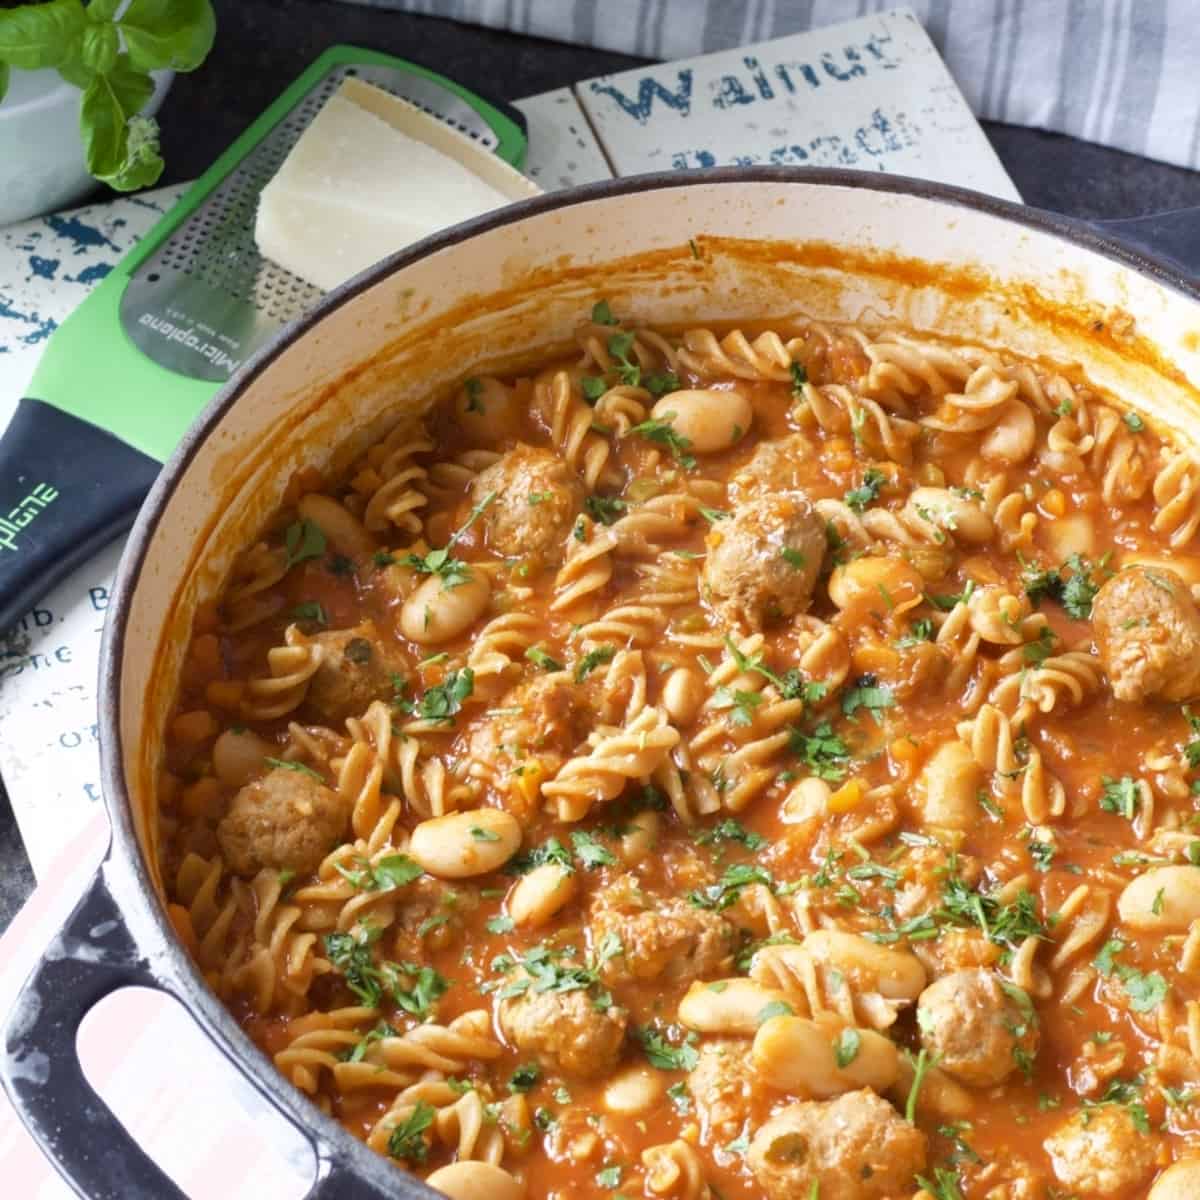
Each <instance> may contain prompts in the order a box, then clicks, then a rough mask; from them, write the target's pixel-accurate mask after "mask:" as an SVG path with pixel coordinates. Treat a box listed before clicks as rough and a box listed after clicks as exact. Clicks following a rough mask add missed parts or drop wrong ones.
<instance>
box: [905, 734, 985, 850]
mask: <svg viewBox="0 0 1200 1200" xmlns="http://www.w3.org/2000/svg"><path fill="white" fill-rule="evenodd" d="M982 786H983V770H982V768H981V767H980V766H979V764H978V763H977V762H976V761H975V756H974V755H973V754H972V753H971V748H970V747H969V746H968V745H967V744H966V743H965V742H961V741H959V740H958V739H957V738H955V739H954V740H953V741H949V742H943V743H942V745H940V746H939V747H938V748H937V749H936V750H935V751H934V752H933V754H932V755H931V756H930V759H929V761H928V762H927V763H926V764H925V768H924V770H923V771H922V772H921V777H920V779H919V780H918V781H917V789H916V804H917V808H918V810H919V812H920V814H921V820H922V822H923V823H924V824H925V825H932V826H934V827H935V828H938V829H961V830H966V829H970V828H971V827H972V825H974V824H975V822H976V821H978V820H979V803H978V801H977V800H976V798H975V797H976V795H977V794H978V792H979V789H980V788H981V787H982Z"/></svg>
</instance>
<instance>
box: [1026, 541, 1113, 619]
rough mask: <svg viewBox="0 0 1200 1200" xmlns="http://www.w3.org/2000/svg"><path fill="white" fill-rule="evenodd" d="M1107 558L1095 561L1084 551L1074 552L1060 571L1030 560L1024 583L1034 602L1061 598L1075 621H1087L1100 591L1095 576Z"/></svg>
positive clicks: (1060, 600) (1101, 569) (1100, 572)
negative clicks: (1036, 564)
mask: <svg viewBox="0 0 1200 1200" xmlns="http://www.w3.org/2000/svg"><path fill="white" fill-rule="evenodd" d="M1105 561H1106V559H1104V558H1102V559H1101V560H1100V561H1099V562H1098V563H1096V564H1092V563H1090V562H1089V561H1088V560H1087V559H1086V558H1084V557H1083V556H1082V555H1081V554H1072V555H1071V556H1070V558H1068V559H1067V561H1066V562H1065V563H1063V565H1062V566H1061V567H1060V568H1058V569H1057V570H1053V569H1048V568H1042V567H1036V566H1033V565H1031V564H1029V563H1026V564H1025V570H1024V572H1023V574H1022V576H1021V582H1022V584H1023V586H1024V588H1025V594H1026V595H1027V596H1028V597H1029V599H1030V601H1031V602H1032V603H1033V604H1035V605H1036V604H1037V603H1038V602H1039V601H1040V600H1042V599H1043V598H1047V597H1048V598H1049V599H1051V600H1057V601H1058V603H1059V604H1061V605H1062V606H1063V608H1064V609H1065V610H1066V613H1067V616H1069V617H1071V618H1072V619H1073V620H1076V621H1086V620H1088V618H1089V617H1091V615H1092V601H1093V600H1094V599H1095V597H1096V593H1097V592H1098V591H1099V590H1100V584H1099V583H1097V582H1096V581H1095V578H1094V576H1096V575H1098V574H1103V572H1104V569H1105ZM1065 572H1070V573H1069V574H1066V573H1065Z"/></svg>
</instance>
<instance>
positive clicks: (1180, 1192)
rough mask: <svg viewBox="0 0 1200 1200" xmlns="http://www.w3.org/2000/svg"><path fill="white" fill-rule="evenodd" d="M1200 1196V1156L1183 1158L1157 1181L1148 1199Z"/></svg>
mask: <svg viewBox="0 0 1200 1200" xmlns="http://www.w3.org/2000/svg"><path fill="white" fill-rule="evenodd" d="M1197 1196H1200V1158H1181V1159H1180V1160H1179V1161H1178V1162H1175V1163H1172V1164H1171V1165H1170V1166H1169V1167H1168V1168H1167V1169H1166V1170H1165V1171H1164V1172H1163V1173H1162V1174H1161V1175H1160V1176H1159V1177H1158V1178H1157V1179H1156V1180H1155V1181H1154V1186H1153V1187H1152V1188H1151V1189H1150V1195H1149V1197H1148V1200H1196V1197H1197Z"/></svg>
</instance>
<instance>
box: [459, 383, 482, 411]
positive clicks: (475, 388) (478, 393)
mask: <svg viewBox="0 0 1200 1200" xmlns="http://www.w3.org/2000/svg"><path fill="white" fill-rule="evenodd" d="M463 390H464V391H465V392H466V393H467V412H469V413H481V412H483V384H482V383H481V382H480V381H479V380H478V379H475V378H471V379H467V380H465V381H464V382H463Z"/></svg>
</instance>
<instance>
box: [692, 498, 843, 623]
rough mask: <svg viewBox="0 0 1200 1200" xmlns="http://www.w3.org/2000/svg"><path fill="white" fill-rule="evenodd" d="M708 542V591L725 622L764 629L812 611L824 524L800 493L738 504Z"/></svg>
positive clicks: (821, 550)
mask: <svg viewBox="0 0 1200 1200" xmlns="http://www.w3.org/2000/svg"><path fill="white" fill-rule="evenodd" d="M707 541H708V556H707V558H706V559H705V560H704V575H703V587H704V593H705V596H706V597H707V599H708V600H709V601H710V603H711V604H712V605H713V606H714V607H715V608H716V609H717V611H718V612H719V613H720V615H721V616H722V618H724V619H725V620H727V621H730V622H733V623H736V624H739V625H743V626H746V627H749V628H750V629H762V628H763V626H764V625H767V624H769V623H771V622H773V621H779V620H784V619H786V618H788V617H791V616H794V615H795V614H796V613H799V612H803V611H804V610H805V609H806V608H808V606H809V603H810V602H811V600H812V591H813V587H814V586H815V585H816V582H817V576H818V575H819V574H820V572H821V560H822V558H823V557H824V555H825V524H824V522H823V521H822V520H821V519H820V517H818V516H817V514H816V513H815V512H814V511H813V508H812V505H811V504H809V502H808V500H807V499H806V498H805V497H804V496H803V495H801V494H800V493H799V492H785V493H781V494H778V495H773V496H762V497H760V498H759V499H757V500H749V501H747V502H746V503H745V504H739V505H738V506H737V508H735V509H734V510H733V515H732V516H731V517H730V518H729V519H728V520H726V521H717V522H716V523H715V524H714V525H713V527H712V530H711V531H710V532H709V535H708V539H707Z"/></svg>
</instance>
